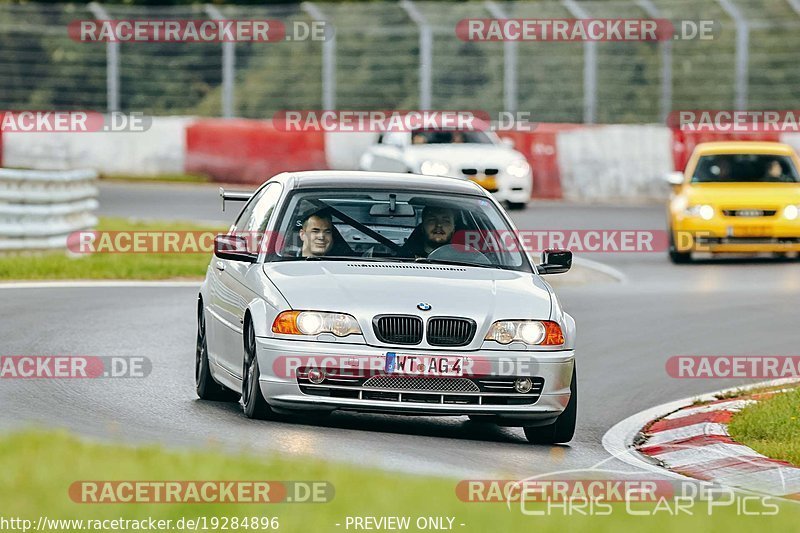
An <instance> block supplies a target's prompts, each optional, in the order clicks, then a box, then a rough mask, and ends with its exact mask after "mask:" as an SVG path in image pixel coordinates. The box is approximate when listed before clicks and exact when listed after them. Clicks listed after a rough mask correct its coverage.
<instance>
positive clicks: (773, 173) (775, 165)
mask: <svg viewBox="0 0 800 533" xmlns="http://www.w3.org/2000/svg"><path fill="white" fill-rule="evenodd" d="M768 173H769V175H770V177H772V178H780V177H781V175H783V168H781V164H780V163H779V162H778V161H773V162H772V163H770V164H769V170H768Z"/></svg>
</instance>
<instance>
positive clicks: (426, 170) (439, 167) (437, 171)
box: [419, 161, 450, 176]
mask: <svg viewBox="0 0 800 533" xmlns="http://www.w3.org/2000/svg"><path fill="white" fill-rule="evenodd" d="M448 172H450V165H448V164H447V163H442V162H441V161H423V162H422V164H421V165H420V166H419V173H420V174H425V175H426V176H446V175H447V173H448Z"/></svg>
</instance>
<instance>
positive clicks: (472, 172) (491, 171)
mask: <svg viewBox="0 0 800 533" xmlns="http://www.w3.org/2000/svg"><path fill="white" fill-rule="evenodd" d="M461 172H462V173H463V174H464V175H465V176H476V175H477V174H478V173H479V172H480V169H477V168H462V169H461ZM480 173H481V174H484V175H486V176H496V175H497V174H499V173H500V169H497V168H485V169H483V172H480Z"/></svg>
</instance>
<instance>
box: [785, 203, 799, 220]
mask: <svg viewBox="0 0 800 533" xmlns="http://www.w3.org/2000/svg"><path fill="white" fill-rule="evenodd" d="M798 215H800V206H796V205H787V206H786V208H785V209H784V210H783V216H784V218H786V220H797V216H798Z"/></svg>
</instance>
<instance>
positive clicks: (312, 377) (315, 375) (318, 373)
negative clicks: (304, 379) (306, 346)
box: [308, 368, 325, 385]
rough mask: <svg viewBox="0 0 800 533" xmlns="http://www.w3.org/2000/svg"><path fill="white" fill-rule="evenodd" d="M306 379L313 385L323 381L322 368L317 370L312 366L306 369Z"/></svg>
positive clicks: (323, 373)
mask: <svg viewBox="0 0 800 533" xmlns="http://www.w3.org/2000/svg"><path fill="white" fill-rule="evenodd" d="M308 381H310V382H311V383H313V384H314V385H319V384H320V383H322V382H323V381H325V372H323V371H322V370H318V369H316V368H312V369H311V370H309V371H308Z"/></svg>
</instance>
